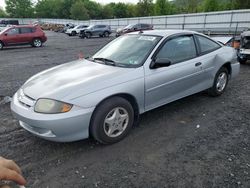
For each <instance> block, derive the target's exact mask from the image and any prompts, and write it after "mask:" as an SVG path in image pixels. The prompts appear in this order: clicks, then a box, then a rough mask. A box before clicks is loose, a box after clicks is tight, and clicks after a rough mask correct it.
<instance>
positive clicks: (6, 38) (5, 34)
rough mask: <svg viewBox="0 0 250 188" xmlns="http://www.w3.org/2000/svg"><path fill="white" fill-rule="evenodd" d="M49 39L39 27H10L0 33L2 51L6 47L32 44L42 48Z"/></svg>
mask: <svg viewBox="0 0 250 188" xmlns="http://www.w3.org/2000/svg"><path fill="white" fill-rule="evenodd" d="M46 40H47V37H46V36H45V33H44V32H43V31H42V29H41V28H40V27H39V26H32V25H22V26H13V27H8V28H6V29H4V30H3V31H1V32H0V50H1V49H3V47H4V46H17V45H25V44H30V45H32V46H33V47H41V46H42V44H43V43H44V42H46Z"/></svg>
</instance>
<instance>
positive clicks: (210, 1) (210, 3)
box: [204, 0, 220, 12]
mask: <svg viewBox="0 0 250 188" xmlns="http://www.w3.org/2000/svg"><path fill="white" fill-rule="evenodd" d="M217 10H220V5H219V2H218V0H205V1H204V11H205V12H212V11H217Z"/></svg>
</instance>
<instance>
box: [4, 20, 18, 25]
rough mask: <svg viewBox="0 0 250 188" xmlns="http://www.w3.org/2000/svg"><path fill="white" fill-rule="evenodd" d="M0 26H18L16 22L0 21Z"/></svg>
mask: <svg viewBox="0 0 250 188" xmlns="http://www.w3.org/2000/svg"><path fill="white" fill-rule="evenodd" d="M0 24H3V25H19V22H18V20H1V21H0Z"/></svg>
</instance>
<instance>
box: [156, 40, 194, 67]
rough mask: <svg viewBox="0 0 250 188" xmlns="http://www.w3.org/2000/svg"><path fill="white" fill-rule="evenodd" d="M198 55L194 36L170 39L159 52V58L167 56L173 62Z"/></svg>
mask: <svg viewBox="0 0 250 188" xmlns="http://www.w3.org/2000/svg"><path fill="white" fill-rule="evenodd" d="M196 56H197V52H196V47H195V43H194V39H193V36H180V37H176V38H173V39H170V40H168V41H167V42H166V43H165V44H164V46H163V47H162V48H161V50H160V51H159V53H158V54H157V56H156V57H157V58H167V59H169V60H170V61H171V62H172V64H175V63H179V62H182V61H185V60H189V59H192V58H195V57H196Z"/></svg>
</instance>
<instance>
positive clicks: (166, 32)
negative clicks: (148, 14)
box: [129, 30, 198, 37]
mask: <svg viewBox="0 0 250 188" xmlns="http://www.w3.org/2000/svg"><path fill="white" fill-rule="evenodd" d="M140 32H141V31H139V32H138V31H137V32H132V33H129V34H130V35H131V34H135V33H136V34H139V33H140ZM142 32H143V34H144V35H157V36H162V37H166V36H170V35H173V34H181V33H190V34H194V33H195V34H198V33H197V32H195V31H189V30H148V31H142Z"/></svg>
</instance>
